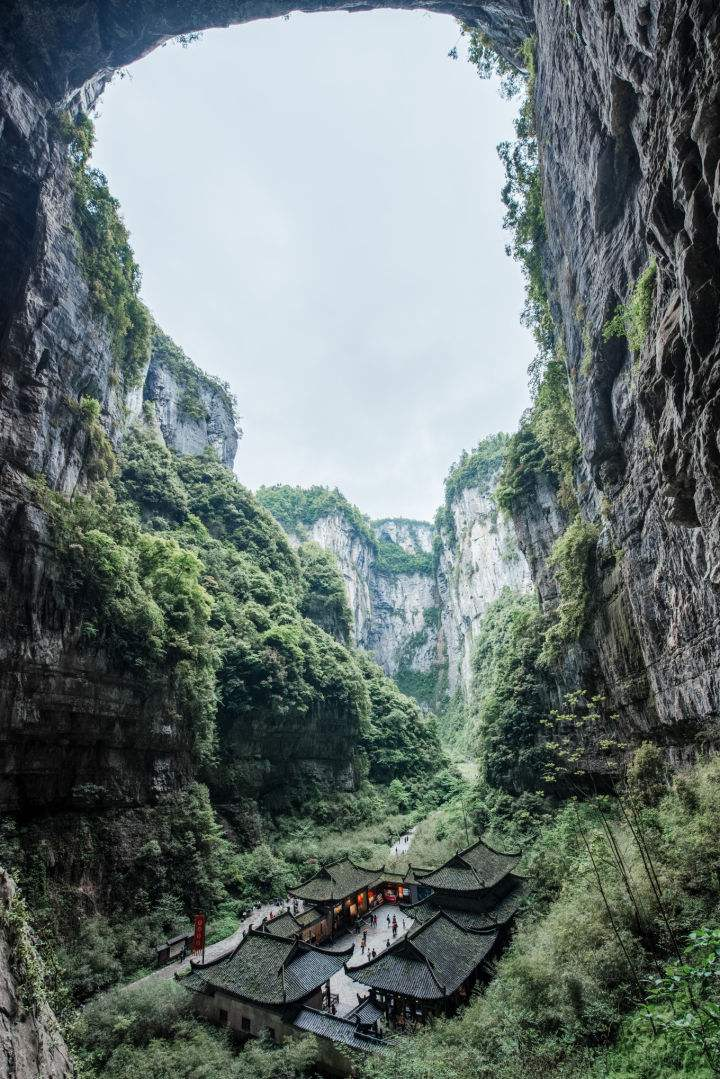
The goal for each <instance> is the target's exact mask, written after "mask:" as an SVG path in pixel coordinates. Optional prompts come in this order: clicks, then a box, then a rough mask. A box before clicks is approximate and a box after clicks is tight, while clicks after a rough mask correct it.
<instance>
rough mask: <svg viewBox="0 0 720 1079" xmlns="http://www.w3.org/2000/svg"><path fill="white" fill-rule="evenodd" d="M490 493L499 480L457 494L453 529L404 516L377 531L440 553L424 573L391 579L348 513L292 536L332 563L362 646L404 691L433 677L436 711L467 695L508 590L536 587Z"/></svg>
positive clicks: (419, 550)
mask: <svg viewBox="0 0 720 1079" xmlns="http://www.w3.org/2000/svg"><path fill="white" fill-rule="evenodd" d="M493 487H494V481H493V483H491V484H490V486H489V487H487V489H486V488H482V489H480V488H478V487H465V488H464V489H463V490H462V491H460V493H459V494H458V495H457V497H455V498H454V499H453V501H452V503H451V508H450V516H451V518H452V522H453V526H452V529H448V528H447V527H441V528H440V530H439V531H437V530H436V527H435V526H434V525H431V524H430V523H429V522H424V521H423V522H419V521H406V520H403V519H402V518H398V519H396V518H393V519H388V520H383V521H377V522H375V523H374V526H373V527H374V529H375V533H376V535H377V536H378V538H379V539H381V540H385V541H389V542H391V543H395V544H397V546H399V547H401V548H402V550H403V551H405V552H406V553H407V554H410V555H417V554H425V555H429V554H430V553H431V552H433V551H436V557H435V558H434V560H433V563H432V568H431V569H430V568H429V569H428V571H427V572H403V573H401V572H389V571H388V570H387V569H386V568H384V567H383V566H382V564H381V563H380V562H379V560H378V558H377V552H376V551H375V549H374V548H373V546H372V544H371V542H370V541H369V540H368V538H367V537H366V536H364V535H363V534H362V533H361V532H360V531H358V529H357V528H356V526H355V525H354V524H353V521H352V520H351V519H350V518H349V517H346V516H345V515H344V514H342V513H334V514H332V515H328V516H323V517H320V518H318V520H316V521H315V522H314V524H312V525H311V526H310V527H309V528H308V529H307V535H305V534H304V535H303V537H300V536H297V535H296V536H292V537H291V539H292V540H293V542H294V543H296V544H298V543H300V541H301V538H310V539H312V540H313V541H314V542H315V543H318V544H320V546H321V547H324V548H326V549H327V550H329V551H331V552H332V553H333V554H334V555H335V558H336V559H337V562H338V565H339V567H340V572H341V573H342V576H343V579H344V581H345V586H346V588H347V594H348V600H349V603H350V609H351V612H352V615H353V621H354V627H355V640H356V642H357V644H358V646H359V647H360V648H363V649H365V650H366V651H368V652H370V653H371V654H372V655H373V656H374V658H375V659H376V661H377V662H378V663H379V664H380V666H381V667H382V668H383V670H384V671H385V672H386V673H387V674H389V675H392V676H396V677H398V679H399V681H400V684H401V686H402V685H404V684H407V685H408V686H410V685H411V684H412V675H413V674H420V675H430V674H433V675H434V677H435V679H436V682H437V693H438V694H439V698H438V703H441V698H442V696H443V695H444V694H445V693H447V692H449V693H450V694H451V695H452V694H453V693H455V691H456V690H458V689H460V690H461V691H462V692H463V693H467V692H468V690H469V688H470V678H471V671H470V659H471V655H472V645H473V641H474V639H475V636H476V635H477V631H478V628H479V626H480V622H481V620H482V616H483V615H484V613H485V611H486V610H487V608H488V605H489V604H490V603H492V601H493V600H494V599H497V597H498V596H499V595H500V593H501V591H502V590H503V589H504V588H510V589H512V590H513V591H527V590H528V589H530V588H531V587H532V581H531V578H530V572H529V569H528V565H527V562H526V561H525V558H524V556H523V554H522V553H521V551H520V549H519V547H518V544H517V540H516V536H515V527H514V525H513V523H512V522H510V521H508V520H507V519H505V518H503V517H502V516H501V515H499V514H498V512H497V509H496V507H495V504H494V502H493V499H492V490H493ZM421 684H422V685H423V689H424V690H427V685H425V683H421ZM421 696H424V697H425V696H428V694H426V693H425V694H421ZM429 696H432V692H431V693H430V694H429Z"/></svg>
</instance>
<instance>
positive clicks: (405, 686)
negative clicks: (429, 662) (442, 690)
mask: <svg viewBox="0 0 720 1079" xmlns="http://www.w3.org/2000/svg"><path fill="white" fill-rule="evenodd" d="M442 675H443V671H442V668H439V667H432V668H431V669H430V670H429V671H416V670H414V668H412V667H404V666H401V667H398V669H397V671H396V672H395V674H394V675H393V681H394V682H396V683H397V685H398V686H399V688H400V691H401V692H402V693H405V694H407V696H408V697H412V698H413V699H414V700H416V701H417V702H418V703H419V704H421V705H424V706H425V707H426V708H436V707H437V705H438V693H439V691H438V687H439V685H440V683H441V681H442Z"/></svg>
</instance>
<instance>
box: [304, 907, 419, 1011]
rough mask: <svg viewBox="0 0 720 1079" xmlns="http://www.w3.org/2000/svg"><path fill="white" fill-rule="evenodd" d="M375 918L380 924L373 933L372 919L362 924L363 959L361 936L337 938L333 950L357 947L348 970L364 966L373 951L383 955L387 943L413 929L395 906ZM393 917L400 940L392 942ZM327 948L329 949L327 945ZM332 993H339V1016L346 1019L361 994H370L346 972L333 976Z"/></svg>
mask: <svg viewBox="0 0 720 1079" xmlns="http://www.w3.org/2000/svg"><path fill="white" fill-rule="evenodd" d="M373 914H377V919H378V924H377V928H376V929H373V928H372V926H371V925H370V921H369V918H367V916H366V917H365V919H364V920H363V921H362V922H361V923H360V925H361V929H367V948H366V949H365V954H364V955H363V954H362V953H361V951H360V940H361V938H362V933H359V934H355V933H343V935H342V936H341V937H336V938H335V940H334V941H333V943H332V945H330V947H333V948H340V947H344V948H347V947H349V945H350V944H354V945H355V952H354V954H353V955H352V956H351V958H350V959H349V960H348V966H349V967H358V966H360V964H361V963H366V962H367V960H368V958H369V956H368V951H372V949H373V948H374V949H375V951H376V952H377V954H378V955H380V953H381V952H384V951H385V949H386V948H387V941H388V940H389V941H390V943H391V944H393V943H394V941H395V940H400V938H401V937H404V936H405V934H406V933H407V932H408V930H409V929H412V926H413V920H412V918H410V917H409V916H408V915H407V914H404V913H403V910H402V907H398V905H397V904H396V903H383V904H382V906H380V907H376V908H375V910H374V911H373ZM393 914H394V915H395V917H396V918H397V923H398V933H397V937H395V938H393V935H392V929H391V928H390V926H389V925H388V923H387V919H388V916H389V918H390V921H391V922H392V919H393ZM325 946H326V947H328V946H329V945H325ZM330 992H331V993H336V994H337V995H338V997H339V1001H338V1005H337V1014H338V1015H347V1013H348V1012H350V1011H352V1009H353V1008H355V1007H356V1006H357V1004H358V994H360V995H361V996H366V995H367V993H368V992H369V990H368V989H367V988H365V987H364V986H362V985H359V984H358V983H357V982H354V981H353V980H352V978H349V977H348V976H347V974H346V973H345V971H344V970H341V971H339V972H338V973H337V974H335V975H333V977H332V978H331V979H330Z"/></svg>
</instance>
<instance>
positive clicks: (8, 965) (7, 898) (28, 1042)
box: [0, 870, 74, 1079]
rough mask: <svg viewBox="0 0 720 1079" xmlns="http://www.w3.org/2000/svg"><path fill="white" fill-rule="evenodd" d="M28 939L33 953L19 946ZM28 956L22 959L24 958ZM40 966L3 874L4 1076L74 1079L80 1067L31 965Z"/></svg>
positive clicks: (0, 1010)
mask: <svg viewBox="0 0 720 1079" xmlns="http://www.w3.org/2000/svg"><path fill="white" fill-rule="evenodd" d="M19 935H23V936H25V937H26V943H27V945H28V951H25V950H24V949H23V950H21V949H20V948H19V947H18V944H19V941H18V937H19ZM21 956H22V959H21ZM38 962H39V960H38V957H37V954H36V952H35V949H34V947H33V945H32V941H31V937H30V930H29V928H28V926H27V923H26V922H25V920H24V917H23V915H22V912H20V911H19V910H18V900H17V897H16V893H15V883H14V881H13V880H12V878H11V877H9V876H8V874H7V873H5V872H4V871H3V870H0V1076H1V1077H2V1079H38V1076H42V1077H43V1079H70V1077H71V1076H72V1075H74V1068H73V1066H72V1063H71V1060H70V1054H69V1052H68V1049H67V1046H66V1045H65V1042H64V1040H63V1037H62V1034H61V1031H60V1026H59V1024H58V1021H57V1019H56V1018H55V1016H54V1015H53V1013H52V1012H51V1010H50V1008H49V1007H48V1006H47V1004H45V1003H44V1001H43V1000H42V999H41V997H39V995H38V993H37V990H36V989H35V988H34V986H33V982H32V973H31V972H30V971H29V970H28V969H27V967H28V964H37V963H38Z"/></svg>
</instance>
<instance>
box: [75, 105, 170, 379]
mask: <svg viewBox="0 0 720 1079" xmlns="http://www.w3.org/2000/svg"><path fill="white" fill-rule="evenodd" d="M59 127H60V135H61V137H62V138H64V139H65V141H66V142H67V143H68V148H69V157H70V163H71V167H72V170H73V178H74V195H75V222H76V226H77V232H78V237H79V240H80V247H81V265H82V270H83V273H84V275H85V278H86V280H87V282H88V286H89V288H90V295H91V297H92V302H93V304H94V306H95V309H96V310H97V312H98V313H99V314H100V315H102V316H104V318H105V319H106V323H107V327H108V330H109V332H110V335H111V338H112V342H113V347H114V350H115V355H116V357H117V360H118V362H119V364H120V368H121V370H122V372H123V374H124V375H125V378H126V380H127V382H128V384H129V385H135V384H137V383H138V381H139V379H140V375H141V373H142V370H143V367H144V365H145V363H146V362H147V359H148V355H149V350H150V334H151V319H150V315H149V314H148V311H147V309H146V307H145V305H144V304H143V303H142V301H141V300H140V297H139V292H140V268H139V266H138V264H137V262H136V261H135V256H134V255H133V251H132V248H131V246H130V237H129V235H128V231H127V228H126V227H125V224H124V222H123V220H122V217H121V216H120V204H119V202H118V201H117V199H116V198H113V196H112V195H111V194H110V190H109V188H108V185H107V180H106V179H105V176H104V175H103V174H102V172H100V170H99V169H93V168H90V167H89V164H88V162H89V160H90V155H91V153H92V148H93V142H94V138H95V136H94V131H93V126H92V122H91V121H90V119H89V118H88V117H87V116H85V115H84V114H83V113H79V114H78V115H77V117H75V118H74V119H73V118H72V117H70V116H69V114H67V113H65V114H63V116H62V117H61V119H60V125H59Z"/></svg>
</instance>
